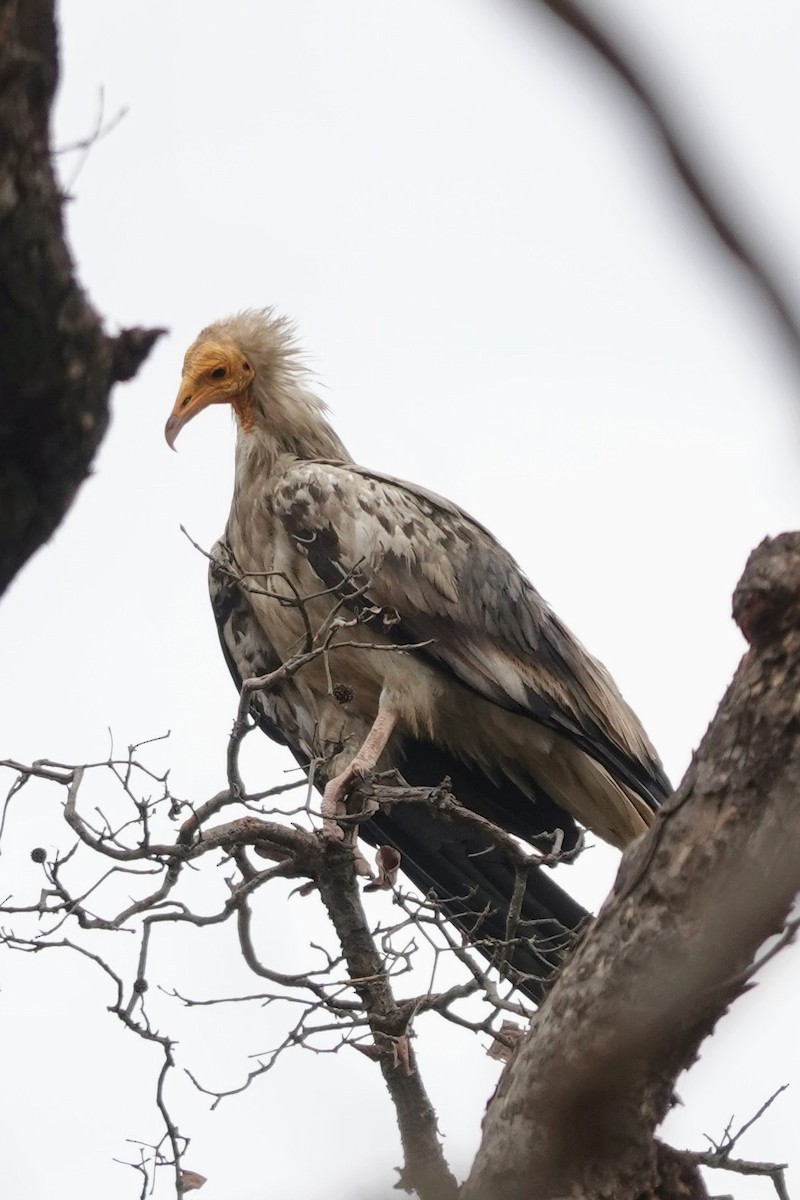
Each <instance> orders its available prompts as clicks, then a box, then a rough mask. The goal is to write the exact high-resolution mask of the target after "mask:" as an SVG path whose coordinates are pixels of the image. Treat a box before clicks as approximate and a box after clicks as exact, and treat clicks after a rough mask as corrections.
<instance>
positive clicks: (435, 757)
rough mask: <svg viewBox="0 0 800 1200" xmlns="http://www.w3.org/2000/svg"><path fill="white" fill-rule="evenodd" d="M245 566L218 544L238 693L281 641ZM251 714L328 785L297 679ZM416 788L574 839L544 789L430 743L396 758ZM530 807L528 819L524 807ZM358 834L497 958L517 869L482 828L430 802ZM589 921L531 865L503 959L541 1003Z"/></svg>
mask: <svg viewBox="0 0 800 1200" xmlns="http://www.w3.org/2000/svg"><path fill="white" fill-rule="evenodd" d="M239 579H240V571H239V568H238V565H237V564H236V562H235V560H234V558H233V555H232V554H231V552H230V549H229V547H228V546H227V544H226V543H225V542H224V541H219V542H217V544H216V545H215V546H214V548H213V550H212V552H211V566H210V570H209V592H210V595H211V604H212V608H213V611H214V618H215V620H216V623H217V631H218V633H219V639H220V643H221V646H222V651H223V654H224V656H225V661H226V663H227V665H228V668H229V670H230V673H231V676H232V677H233V681H234V683H235V684H236V688H237V691H238V690H240V689H241V686H242V683H243V682H244V680H245V679H251V678H254V677H256V676H260V675H265V674H267V673H268V672H270V671H273V670H275V668H276V667H278V666H279V665H280V659H279V656H278V653H277V651H276V649H275V647H274V646H273V645H272V644H271V642H270V641H269V639H268V637H267V635H266V633H265V632H264V630H263V628H262V626H261V625H260V624H259V622H258V620H257V618H256V616H255V614H254V612H253V609H252V607H251V604H250V600H249V598H248V594H247V586H246V584H243V583H241V582H239ZM252 712H253V716H254V718H255V719H256V720H257V721H258V723H259V725H260V726H261V728H262V729H263V731H264V732H265V733H266V734H267V735H268V736H269V737H271V738H272V739H273V740H274V741H276V742H279V743H280V744H281V745H283V746H287V747H288V748H289V750H290V751H291V752H292V754H293V755H294V757H295V759H296V761H297V762H298V763H300V764H301V766H303V767H308V766H309V763H310V762H311V761H312V759H314V760H315V764H316V775H315V783H316V785H317V787H318V788H320V789H321V788H322V787H324V785H325V783H326V782H327V776H326V774H325V763H324V761H321V760H319V759H316V756H315V729H314V714H313V712H311V711H309V709H308V708H307V706H306V705H305V703H304V701H303V696H302V693H301V692H300V689H299V688H297V687H296V685H295V684H294V683H293V681H292V680H291V679H286V680H284V681H283V682H282V683H281V685H280V687H279V688H277V689H275V690H274V691H270V692H269V693H266V694H265V693H260V692H256V693H254V694H253V698H252ZM395 765H396V766H397V767H398V768H399V769H400V770H401V771H402V774H403V776H404V777H405V778H406V780H407V781H408V783H409V784H410V785H412V786H414V785H418V786H431V785H435V784H437V783H439V782H440V781H441V780H443V779H444V778H445V777H449V778H450V780H451V786H452V788H453V791H454V793H455V795H456V796H457V798H458V799H459V801H460V802H461V803H462V804H464V805H465V806H466V807H467V808H470V809H472V810H473V811H475V812H478V813H480V814H481V815H483V816H485V817H487V818H488V819H489V820H491V821H493V822H494V823H495V824H497V825H499V826H500V827H501V828H504V829H507V830H508V831H509V832H511V833H514V834H516V835H517V836H518V837H521V838H525V839H526V840H528V841H529V842H533V843H534V844H538V842H539V839H537V836H536V833H537V831H539V832H541V834H542V839H541V847H542V849H544V850H547V849H550V844H551V838H550V834H551V831H552V830H553V829H554V828H555V827H556V826H559V827H561V828H562V832H563V835H564V846H563V849H564V850H565V851H567V850H570V849H573V848H574V846H575V844H576V839H577V830H576V829H575V825H574V822H573V821H572V819H571V818H570V817H569V816H567V814H566V813H563V812H560V810H557V809H555V807H554V805H553V803H552V801H550V800H549V799H548V798H547V797H546V796H544V795H542V796H540V797H539V798H538V802H537V805H536V806H533V807H532V806H531V804H530V801H529V799H528V798H527V797H526V796H523V795H521V794H519V793H518V792H517V791H516V789H515V787H514V785H513V784H512V783H510V782H509V781H507V780H504V781H502V782H501V783H500V785H497V784H496V783H495V782H494V781H492V780H489V779H487V778H486V777H485V776H483V775H482V774H481V772H480V771H479V770H477V769H474V768H471V767H469V766H468V765H466V764H464V763H462V762H459V761H458V760H456V759H454V758H453V757H452V756H451V755H448V753H447V752H446V751H444V750H442V749H441V748H440V747H436V746H433V745H431V744H430V743H429V742H419V741H415V740H409V741H408V742H406V744H405V745H404V746H403V747H402V752H401V754H400V756H399V757H398V759H397V762H396V764H395ZM522 813H524V814H525V815H524V818H523V817H521V816H520V814H522ZM359 836H361V837H363V838H364V839H365V840H366V841H368V842H369V843H370V844H371V845H373V846H380V845H390V846H394V847H395V849H397V850H398V851H399V852H400V855H401V869H402V870H403V872H404V874H406V875H407V876H408V878H409V879H410V880H411V881H412V883H414V884H415V885H416V886H417V887H418V888H419V889H420V891H422V892H423V893H424V894H426V895H428V894H429V893H430V892H431V891H433V892H434V893H435V894H436V895H437V896H438V897H439V899H440V900H441V902H442V907H443V909H444V911H445V912H446V914H447V916H448V917H449V918H450V920H452V921H453V922H454V924H455V925H456V926H457V927H458V928H459V929H460V930H461V931H462V932H463V933H464V934H465V935H466V937H467V938H468V940H469V942H470V944H474V945H476V946H477V948H478V949H480V950H481V952H482V953H483V954H484V955H485V957H487V958H489V959H492V960H494V959H496V956H497V943H498V942H502V941H503V940H504V939H505V937H506V926H507V919H508V909H509V903H510V900H511V897H512V895H513V893H514V888H515V884H516V879H517V873H516V871H517V869H516V867H515V865H514V864H513V863H511V862H509V861H508V860H507V858H506V856H505V855H504V853H503V852H502V851H501V850H500V849H498V848H496V847H493V846H491V845H490V844H489V843H487V842H485V841H484V839H483V838H482V836H481V834H480V833H479V832H477V831H475V830H473V829H471V828H470V827H469V826H466V825H462V824H460V823H459V822H453V821H442V820H440V819H438V817H437V815H436V813H435V812H434V811H432V810H430V809H428V808H427V807H425V806H424V805H416V804H415V805H405V804H403V805H398V806H395V807H394V808H392V810H391V812H389V811H384V810H380V811H379V812H378V813H376V814H375V816H373V817H372V818H371V819H370V820H369V821H366V822H364V823H362V824H360V825H359ZM588 919H589V914H588V913H587V912H586V910H585V909H584V908H582V907H581V905H580V904H578V903H577V901H575V900H573V899H572V897H571V896H569V895H568V894H567V892H565V891H564V890H563V889H562V888H561V887H559V885H558V884H557V883H556V882H555V880H554V879H553V878H552V876H551V875H550V874H549V873H548V872H547V871H546V869H545V868H543V867H536V866H532V867H530V868H529V871H528V877H527V881H526V890H525V896H524V898H523V903H522V908H521V911H520V913H519V918H518V933H519V935H520V940H519V944H518V946H517V948H516V949H515V950H514V952H513V953H512V954H511V961H510V962H508V963H505V964H503V965H501V966H500V968H499V969H500V970H501V972H502V973H504V974H507V975H508V976H509V978H511V979H513V981H514V982H515V983H517V985H518V986H519V987H520V989H521V990H522V991H523V992H524V993H525V994H526V995H527V996H528V997H529V998H530V999H532V1000H533V1001H535V1002H536V1003H538V1002H539V1001H540V1000H541V998H542V995H543V993H544V991H545V990H546V983H547V980H548V979H549V978H550V977H551V976H552V973H553V971H554V969H555V968H556V967H557V966H558V965H559V963H560V961H561V958H562V956H563V953H564V951H565V950H566V949H567V948H568V947H569V945H570V944H571V931H572V930H575V929H577V928H578V927H579V926H580V925H581V924H583V923H584V922H585V921H586V920H588Z"/></svg>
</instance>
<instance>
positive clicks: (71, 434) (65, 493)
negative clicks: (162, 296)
mask: <svg viewBox="0 0 800 1200" xmlns="http://www.w3.org/2000/svg"><path fill="white" fill-rule="evenodd" d="M53 9H54V5H53V0H0V514H2V516H0V593H2V592H3V591H4V590H5V588H6V587H7V586H8V584H9V582H10V581H11V580H12V579H13V577H14V575H15V574H16V573H17V571H18V570H19V569H20V567H21V566H22V565H23V563H25V562H26V561H27V559H28V558H30V556H31V554H33V552H34V551H35V550H37V549H38V547H39V546H41V545H42V543H43V542H45V541H46V540H47V539H48V538H49V537H50V536H51V534H52V533H53V532H54V530H55V529H56V528H57V526H58V525H59V523H60V521H61V519H62V517H63V516H64V514H65V513H66V511H67V509H68V508H69V506H70V504H71V503H72V500H73V499H74V496H75V493H76V492H77V489H78V488H79V486H80V484H81V483H82V482H83V480H84V479H85V478H86V476H87V475H88V473H89V469H90V466H91V463H92V460H93V458H94V455H95V452H96V450H97V448H98V446H99V444H100V442H101V440H102V438H103V435H104V433H105V431H106V427H107V425H108V401H109V394H110V391H111V387H112V385H113V384H114V383H115V382H117V381H118V380H124V379H130V378H132V377H133V375H135V373H136V371H137V370H138V368H139V366H140V365H141V363H142V362H143V361H144V359H145V358H146V357H147V354H148V353H149V351H150V348H151V347H152V345H153V343H154V342H155V340H156V338H157V337H158V335H159V332H160V331H159V330H142V329H130V330H125V331H123V332H122V333H121V334H120V335H119V337H117V338H111V337H107V336H106V334H105V333H104V332H103V328H102V325H101V323H100V319H99V317H98V316H97V314H96V313H95V311H94V310H93V308H92V307H91V305H90V304H89V303H88V301H87V299H86V297H85V296H84V294H83V292H82V290H81V288H80V285H79V284H78V282H77V280H76V279H75V277H74V274H73V267H72V261H71V259H70V254H69V250H68V249H67V245H66V242H65V240H64V228H63V220H62V197H61V195H60V193H59V189H58V184H57V181H56V178H55V175H54V172H53V167H52V162H51V147H50V141H49V129H50V110H51V106H52V102H53V95H54V92H55V87H56V83H57V81H58V53H57V42H56V27H55V18H54V11H53Z"/></svg>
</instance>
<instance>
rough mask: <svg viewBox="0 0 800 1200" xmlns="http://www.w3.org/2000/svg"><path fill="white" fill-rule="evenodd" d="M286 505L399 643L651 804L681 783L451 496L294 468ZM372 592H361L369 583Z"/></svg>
mask: <svg viewBox="0 0 800 1200" xmlns="http://www.w3.org/2000/svg"><path fill="white" fill-rule="evenodd" d="M274 503H275V509H276V514H277V515H278V517H279V518H281V519H282V520H283V522H284V524H285V527H286V529H287V531H288V533H289V534H290V536H291V537H293V538H294V540H295V544H296V545H297V547H298V549H299V550H300V551H302V553H304V554H305V555H306V556H307V557H308V560H309V563H310V564H311V566H312V567H313V569H314V571H315V572H316V574H317V575H318V576H319V577H320V579H322V580H323V581H324V582H325V584H326V585H327V586H329V587H333V586H336V585H338V584H341V583H342V581H343V580H344V581H346V582H345V584H344V585H343V586H344V587H345V588H346V589H350V591H351V593H353V596H352V603H353V604H358V605H360V606H361V607H367V606H373V607H376V608H380V609H383V610H385V611H386V612H387V613H390V614H391V613H396V614H397V617H398V620H397V622H396V624H394V625H393V626H390V629H391V635H392V636H393V637H394V638H395V640H397V641H398V642H406V643H411V642H413V643H418V642H427V641H430V643H431V644H430V645H429V646H428V647H427V648H426V649H425V650H424V651H423V652H422V653H424V654H425V655H427V656H428V657H429V658H432V659H435V660H436V661H437V662H438V663H439V664H440V665H441V666H443V667H444V668H446V669H447V670H448V671H450V672H452V674H453V675H455V676H456V678H458V679H459V680H460V681H461V682H462V683H464V684H466V685H467V686H468V687H470V688H472V689H473V690H474V691H475V692H477V693H478V694H479V695H482V696H484V697H485V698H486V699H488V700H491V701H492V702H493V703H495V704H497V705H500V706H501V707H503V708H506V709H508V710H509V711H512V712H517V713H521V714H524V715H526V716H528V717H530V718H531V719H533V720H535V721H537V722H539V723H541V724H543V725H546V726H548V727H549V728H551V729H555V730H556V731H557V732H559V733H561V734H563V735H564V736H566V737H567V738H569V739H570V740H571V741H572V742H574V743H575V744H576V745H578V746H580V748H581V749H582V750H584V751H585V752H586V753H587V754H589V755H590V756H591V757H592V758H594V759H595V760H596V761H598V762H600V763H601V764H602V765H603V766H604V767H606V769H607V770H609V771H610V772H611V773H612V775H614V776H615V777H616V778H618V779H619V780H620V782H624V783H626V784H627V785H628V786H629V787H631V788H632V789H633V790H634V791H635V792H636V793H637V794H638V795H639V796H641V798H642V799H643V800H644V801H645V802H646V803H647V804H648V805H649V806H650V807H653V808H655V807H657V805H658V804H659V803H660V801H661V800H662V799H663V798H664V796H665V795H667V794H668V793H669V790H670V789H669V782H668V780H667V778H666V776H665V775H664V772H663V769H662V767H661V765H660V763H659V761H658V757H657V755H656V753H655V751H654V749H653V747H652V745H651V744H650V742H649V740H648V739H647V736H646V734H645V733H644V731H643V729H642V728H641V725H640V724H639V722H638V720H637V718H636V716H635V715H634V713H633V712H632V711H631V709H630V708H629V707H628V705H627V704H626V703H625V701H624V700H623V699H622V697H621V696H620V694H619V692H618V690H617V688H616V686H615V684H614V683H613V681H612V679H611V677H610V675H609V674H608V672H607V671H606V670H605V668H604V667H603V666H602V664H600V663H599V662H597V660H596V659H594V658H592V656H591V655H590V654H589V653H588V652H587V651H586V650H585V649H584V648H583V646H582V645H581V644H580V642H578V640H577V639H576V638H575V637H574V636H573V635H572V634H571V633H570V631H569V630H568V629H567V628H566V626H564V625H563V624H562V623H561V622H560V621H559V620H558V618H557V617H556V616H555V614H554V613H553V612H552V611H551V609H550V608H549V606H548V605H547V604H546V603H545V601H544V600H543V599H542V597H541V596H540V595H539V594H538V592H537V591H536V589H535V588H534V587H533V585H532V584H531V583H530V581H529V580H528V579H527V578H526V576H525V575H524V574H523V572H522V571H521V570H520V568H519V566H518V565H517V563H516V562H515V561H514V559H513V558H512V557H511V555H510V554H508V553H507V551H505V550H504V549H503V548H502V546H500V545H499V543H498V542H497V541H496V540H495V539H494V538H493V537H492V535H491V534H490V533H489V532H488V530H486V529H485V528H484V527H483V526H482V525H480V524H479V523H478V522H477V521H474V520H473V519H472V518H471V517H470V516H469V515H468V514H467V513H465V512H463V511H462V510H461V509H459V508H458V507H457V506H455V505H454V504H452V503H451V502H450V501H447V500H444V499H443V498H441V497H438V496H436V495H434V494H433V493H431V492H427V491H425V490H424V489H421V488H417V487H415V486H414V485H412V484H408V483H404V482H402V481H400V480H395V479H392V478H390V477H388V476H382V475H379V474H376V473H375V472H370V471H367V470H365V469H363V468H360V467H356V466H353V465H352V464H349V463H348V464H343V463H335V462H327V461H306V462H301V463H294V464H292V466H291V467H290V468H289V469H288V470H286V471H285V473H284V474H283V476H282V478H281V479H280V481H279V483H278V484H277V487H276V490H275V495H274ZM359 585H360V586H361V587H362V588H364V587H366V591H365V592H364V593H363V595H360V596H356V595H355V593H356V592H357V591H358V586H359Z"/></svg>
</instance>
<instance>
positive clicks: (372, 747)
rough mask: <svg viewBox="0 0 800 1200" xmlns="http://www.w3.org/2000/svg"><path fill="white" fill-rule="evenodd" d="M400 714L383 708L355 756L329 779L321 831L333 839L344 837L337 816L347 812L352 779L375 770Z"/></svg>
mask: <svg viewBox="0 0 800 1200" xmlns="http://www.w3.org/2000/svg"><path fill="white" fill-rule="evenodd" d="M396 724H397V716H396V714H395V713H393V712H391V711H390V710H389V709H385V708H384V709H380V710H379V712H378V715H377V717H376V718H375V720H374V722H373V724H372V728H371V729H370V731H369V733H368V734H367V736H366V737H365V738H364V741H363V742H362V743H361V746H360V747H359V749H358V750H357V751H356V753H355V754H354V755H353V757H352V759H351V760H350V762H349V763H348V765H347V766H346V767H345V769H344V770H343V771H342V772H340V774H338V775H335V776H334V778H333V779H331V780H330V781H329V782H328V785H327V787H326V788H325V791H324V793H323V796H322V833H323V836H324V837H326V838H330V839H331V841H337V842H340V841H342V840H343V838H344V832H343V830H342V827H341V825H338V824H337V822H336V818H337V817H339V816H342V815H343V814H344V812H345V800H346V799H347V793H348V791H349V790H350V787H351V785H352V784H353V782H354V781H355V780H356V779H357V778H358V776H359V775H363V774H364V773H365V772H366V771H372V770H373V769H374V767H375V764H376V763H377V761H378V759H379V758H380V756H381V754H383V751H384V750H385V749H386V743H387V742H388V741H389V738H390V737H391V736H392V733H393V732H394V727H395V725H396Z"/></svg>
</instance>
